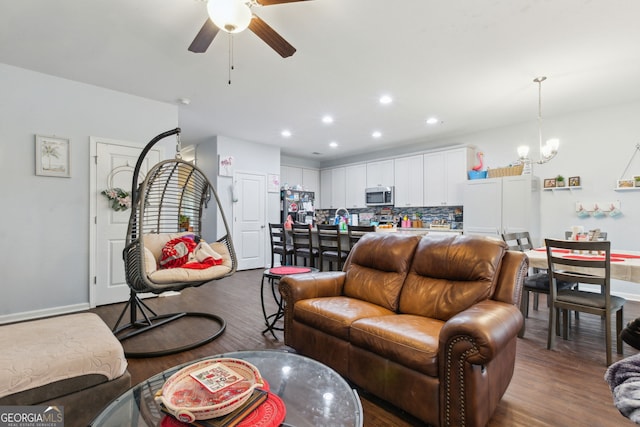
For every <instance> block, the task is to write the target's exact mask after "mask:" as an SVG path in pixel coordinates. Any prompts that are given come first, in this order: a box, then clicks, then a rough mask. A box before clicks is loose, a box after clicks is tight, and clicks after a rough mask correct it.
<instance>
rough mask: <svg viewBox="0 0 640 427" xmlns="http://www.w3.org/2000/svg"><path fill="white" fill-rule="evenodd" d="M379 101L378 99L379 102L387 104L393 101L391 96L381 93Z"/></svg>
mask: <svg viewBox="0 0 640 427" xmlns="http://www.w3.org/2000/svg"><path fill="white" fill-rule="evenodd" d="M379 101H380V104H382V105H387V104H391V103H392V102H393V98H391V97H390V96H389V95H382V96H381V97H380V100H379Z"/></svg>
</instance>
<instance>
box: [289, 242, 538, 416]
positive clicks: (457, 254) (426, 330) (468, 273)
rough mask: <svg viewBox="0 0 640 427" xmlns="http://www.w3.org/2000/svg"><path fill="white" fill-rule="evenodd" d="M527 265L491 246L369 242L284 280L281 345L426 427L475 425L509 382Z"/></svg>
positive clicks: (497, 245)
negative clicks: (341, 261) (338, 261)
mask: <svg viewBox="0 0 640 427" xmlns="http://www.w3.org/2000/svg"><path fill="white" fill-rule="evenodd" d="M527 268H528V260H527V258H526V256H525V255H523V254H522V253H519V252H511V251H508V250H507V247H506V244H505V243H503V242H502V241H499V240H494V239H490V238H485V237H477V236H445V237H440V236H438V237H429V236H425V237H422V238H421V237H418V236H413V235H400V234H399V233H369V234H367V235H366V236H364V237H363V238H362V239H361V240H360V242H358V244H357V245H356V246H355V247H354V248H353V250H352V251H351V253H350V255H349V258H348V259H347V261H346V263H345V265H344V269H343V271H335V272H321V273H309V274H303V275H291V276H286V277H284V278H283V279H282V281H281V282H280V292H281V294H282V296H283V298H284V299H285V304H286V306H285V331H284V332H285V343H286V344H287V345H288V346H290V347H292V348H294V349H295V350H296V351H298V352H299V353H300V354H303V355H307V356H309V357H312V358H313V359H316V360H318V361H320V362H322V363H324V364H326V365H328V366H331V367H332V368H333V369H335V370H336V371H337V372H339V373H340V374H341V375H343V376H344V377H346V378H348V379H349V380H350V381H352V382H353V383H354V384H356V385H357V386H358V387H360V388H361V389H363V390H365V391H368V392H370V393H372V394H374V395H376V396H378V397H380V398H382V399H384V400H386V401H388V402H390V403H392V404H393V405H395V406H397V407H399V408H401V409H403V410H405V411H407V412H408V413H410V414H412V415H414V416H416V417H417V418H419V419H421V420H423V421H424V422H426V423H427V424H430V425H433V426H484V425H486V424H487V422H488V421H489V419H490V418H491V415H492V413H493V411H494V410H495V408H496V406H497V405H498V402H499V401H500V399H501V398H502V395H503V394H504V393H505V391H506V389H507V387H508V385H509V383H510V381H511V377H512V376H513V369H514V364H515V357H516V340H517V336H518V331H519V330H520V327H521V326H522V323H523V319H522V315H521V314H520V311H519V310H518V304H519V301H520V296H521V292H522V281H523V278H524V276H525V274H526V271H527Z"/></svg>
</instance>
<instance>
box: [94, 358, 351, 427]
mask: <svg viewBox="0 0 640 427" xmlns="http://www.w3.org/2000/svg"><path fill="white" fill-rule="evenodd" d="M216 357H233V358H236V359H242V360H245V361H247V362H249V363H251V364H253V365H254V366H256V367H257V368H258V370H259V371H260V374H261V375H262V377H263V378H264V379H265V380H266V381H267V382H268V383H269V386H270V390H271V392H272V393H275V394H277V395H278V396H279V397H280V398H281V399H282V400H283V402H284V404H285V408H286V418H285V420H284V423H283V424H282V425H283V426H296V427H303V426H309V427H319V426H327V427H329V426H330V427H338V426H344V427H352V426H354V427H362V425H363V415H362V405H361V403H360V398H359V396H358V394H357V392H356V391H355V390H353V389H352V388H351V386H349V384H348V383H347V382H346V381H345V380H344V379H343V378H342V377H341V376H340V375H339V374H338V373H337V372H336V371H334V370H333V369H331V368H329V367H328V366H326V365H323V364H322V363H320V362H316V361H315V360H313V359H310V358H308V357H305V356H300V355H298V354H295V353H289V352H285V351H278V350H256V351H238V352H232V353H223V354H219V355H216V356H211V357H206V358H205V359H210V358H216ZM195 362H197V360H196V361H191V362H188V363H185V364H182V365H179V366H174V367H173V368H170V369H167V370H166V371H164V372H161V373H159V374H157V375H154V376H152V377H151V378H149V379H148V380H145V381H143V382H141V383H140V384H138V385H136V386H135V387H133V388H131V389H129V390H128V391H127V392H125V393H123V394H122V395H121V396H120V397H118V398H117V399H116V400H114V401H113V402H111V404H110V405H109V406H107V407H106V408H105V409H104V410H103V411H102V413H100V414H99V415H98V416H97V417H96V418H95V419H94V420H93V422H92V423H91V424H90V425H91V426H92V427H98V426H99V427H107V426H108V427H112V426H113V427H116V426H117V427H122V426H132V427H134V426H154V427H155V426H159V425H160V423H161V420H162V419H163V417H165V413H164V412H161V411H160V406H159V405H158V404H157V403H156V401H155V400H154V396H155V394H156V392H157V391H158V390H160V389H161V388H162V386H163V384H164V382H165V381H166V380H167V379H169V377H170V376H171V375H173V374H174V373H175V372H177V371H178V370H180V369H181V368H183V367H185V366H187V365H190V364H192V363H195Z"/></svg>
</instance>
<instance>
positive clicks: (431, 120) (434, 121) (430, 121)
mask: <svg viewBox="0 0 640 427" xmlns="http://www.w3.org/2000/svg"><path fill="white" fill-rule="evenodd" d="M438 123H440V119H438V118H437V117H429V118H428V119H427V124H428V125H437V124H438Z"/></svg>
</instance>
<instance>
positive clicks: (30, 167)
mask: <svg viewBox="0 0 640 427" xmlns="http://www.w3.org/2000/svg"><path fill="white" fill-rule="evenodd" d="M0 94H2V102H1V103H0V178H1V180H2V182H3V186H2V187H3V190H2V209H0V241H1V242H2V249H1V252H0V271H2V298H0V322H3V321H11V320H19V319H20V318H25V317H36V316H41V315H48V314H56V313H59V312H65V311H74V310H79V309H82V308H87V307H88V304H89V286H90V285H89V281H90V279H89V227H90V225H89V202H90V200H89V194H90V193H89V192H90V189H89V181H90V179H89V162H90V161H91V159H90V158H89V157H90V156H89V152H90V147H89V137H90V136H97V137H102V138H109V139H115V140H123V141H133V142H140V143H146V142H148V141H149V140H150V139H151V138H153V137H154V136H155V135H157V134H159V133H161V132H164V131H166V130H169V129H173V128H175V127H177V125H178V110H177V106H173V105H170V104H165V103H161V102H157V101H151V100H148V99H143V98H139V97H135V96H131V95H126V94H123V93H119V92H115V91H112V90H107V89H103V88H99V87H96V86H90V85H86V84H82V83H78V82H73V81H70V80H65V79H60V78H56V77H52V76H48V75H44V74H40V73H36V72H32V71H28V70H24V69H20V68H16V67H12V66H7V65H4V64H0ZM36 134H38V135H47V136H51V135H57V136H60V137H65V138H70V140H71V150H70V153H71V178H52V177H43V176H36V175H35V160H34V159H35V157H34V156H35V153H34V152H35V148H34V147H35V142H34V140H35V135H36ZM171 147H173V146H171ZM166 153H167V154H168V155H171V153H172V151H171V150H170V149H169V150H166ZM123 237H124V236H123Z"/></svg>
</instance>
